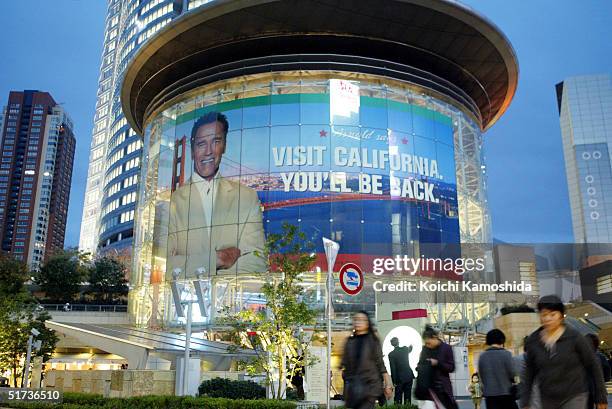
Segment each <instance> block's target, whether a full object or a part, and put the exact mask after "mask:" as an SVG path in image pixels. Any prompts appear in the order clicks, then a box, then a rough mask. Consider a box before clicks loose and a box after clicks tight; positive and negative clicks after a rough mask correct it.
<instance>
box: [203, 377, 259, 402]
mask: <svg viewBox="0 0 612 409" xmlns="http://www.w3.org/2000/svg"><path fill="white" fill-rule="evenodd" d="M198 394H199V395H200V396H208V397H211V398H229V399H263V398H265V397H266V388H264V387H263V386H261V385H259V384H257V383H255V382H253V381H235V380H231V379H225V378H214V379H210V380H207V381H204V382H202V383H201V384H200V387H199V388H198Z"/></svg>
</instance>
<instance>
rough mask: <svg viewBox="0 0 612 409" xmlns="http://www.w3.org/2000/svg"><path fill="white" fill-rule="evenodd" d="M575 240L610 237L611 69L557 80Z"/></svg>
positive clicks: (599, 240)
mask: <svg viewBox="0 0 612 409" xmlns="http://www.w3.org/2000/svg"><path fill="white" fill-rule="evenodd" d="M556 88H557V100H558V106H559V115H560V122H561V135H562V139H563V154H564V156H565V169H566V173H567V185H568V190H569V196H570V206H571V211H572V225H573V229H574V241H575V242H577V243H612V166H611V158H610V154H611V153H612V149H611V145H612V86H611V84H610V76H609V75H591V76H580V77H572V78H568V79H566V80H565V81H563V82H561V83H559V84H557V87H556Z"/></svg>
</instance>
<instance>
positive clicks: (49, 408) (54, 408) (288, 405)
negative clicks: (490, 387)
mask: <svg viewBox="0 0 612 409" xmlns="http://www.w3.org/2000/svg"><path fill="white" fill-rule="evenodd" d="M2 407H7V408H22V409H98V408H101V409H157V408H163V409H198V408H201V409H295V408H296V403H295V402H289V401H278V400H270V399H254V400H245V399H224V398H207V397H193V396H138V397H133V398H105V397H103V396H102V395H93V394H88V393H73V392H66V393H64V402H63V403H61V404H57V405H53V404H50V403H2ZM341 408H344V406H342V407H341ZM341 408H338V409H341ZM385 408H386V409H417V406H415V405H389V406H385Z"/></svg>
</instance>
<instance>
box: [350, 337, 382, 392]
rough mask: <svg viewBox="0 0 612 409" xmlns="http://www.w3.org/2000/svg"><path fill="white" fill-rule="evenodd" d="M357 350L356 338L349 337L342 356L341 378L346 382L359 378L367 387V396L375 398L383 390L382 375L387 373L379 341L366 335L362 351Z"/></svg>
mask: <svg viewBox="0 0 612 409" xmlns="http://www.w3.org/2000/svg"><path fill="white" fill-rule="evenodd" d="M357 348H358V342H357V340H356V337H355V335H351V336H350V337H349V338H348V340H347V341H346V345H345V347H344V355H343V356H342V364H341V366H342V368H343V369H344V370H343V372H342V378H343V379H345V380H346V379H350V378H352V377H359V379H360V380H361V381H362V382H364V383H365V384H366V385H368V391H369V392H370V395H369V396H371V397H376V398H377V397H379V396H380V394H381V391H382V390H383V374H385V373H387V369H386V368H385V364H384V362H383V357H382V347H381V345H380V341H379V340H378V338H375V337H374V336H373V335H368V336H367V337H366V338H365V339H364V343H363V348H362V350H361V351H358V350H357ZM357 357H359V358H357Z"/></svg>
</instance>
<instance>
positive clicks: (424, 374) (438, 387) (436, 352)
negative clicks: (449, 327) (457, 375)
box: [415, 325, 458, 409]
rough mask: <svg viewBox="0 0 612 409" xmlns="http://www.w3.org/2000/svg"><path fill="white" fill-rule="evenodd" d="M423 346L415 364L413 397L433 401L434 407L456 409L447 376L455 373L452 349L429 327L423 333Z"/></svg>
mask: <svg viewBox="0 0 612 409" xmlns="http://www.w3.org/2000/svg"><path fill="white" fill-rule="evenodd" d="M423 344H424V346H425V348H423V350H422V351H421V356H420V357H419V363H418V364H417V372H418V376H417V388H416V390H415V396H416V397H417V399H420V400H431V401H433V402H434V404H435V405H436V407H440V405H442V406H443V407H444V408H445V409H458V406H457V402H456V401H455V397H454V396H453V387H452V385H451V381H450V375H449V374H450V373H452V372H454V371H455V358H454V357H453V349H452V348H451V346H450V345H448V344H447V343H445V342H444V341H442V339H441V338H440V334H439V333H438V331H436V330H435V329H434V328H432V327H431V326H429V325H426V326H425V330H424V331H423Z"/></svg>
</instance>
